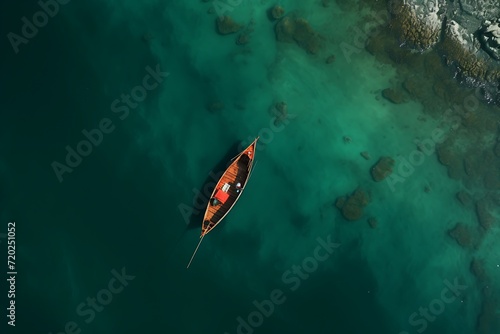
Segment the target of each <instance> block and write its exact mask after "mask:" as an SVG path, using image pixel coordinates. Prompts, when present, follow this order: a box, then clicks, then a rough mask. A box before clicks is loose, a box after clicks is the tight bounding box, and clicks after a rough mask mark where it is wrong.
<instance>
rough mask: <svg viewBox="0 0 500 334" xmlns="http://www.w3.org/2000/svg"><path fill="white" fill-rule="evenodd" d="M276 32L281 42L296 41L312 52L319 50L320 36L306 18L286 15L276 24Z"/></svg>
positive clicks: (277, 38)
mask: <svg viewBox="0 0 500 334" xmlns="http://www.w3.org/2000/svg"><path fill="white" fill-rule="evenodd" d="M275 32H276V40H278V41H279V42H287V43H291V42H295V43H297V44H298V45H299V46H300V47H301V48H303V49H304V50H306V51H307V52H308V53H311V54H316V53H317V52H318V51H319V48H320V43H319V42H320V39H319V36H318V34H316V32H315V31H314V30H313V29H312V27H311V25H310V24H309V22H307V21H306V20H305V19H302V18H291V17H284V18H282V19H281V20H280V21H279V22H278V23H277V24H276V29H275Z"/></svg>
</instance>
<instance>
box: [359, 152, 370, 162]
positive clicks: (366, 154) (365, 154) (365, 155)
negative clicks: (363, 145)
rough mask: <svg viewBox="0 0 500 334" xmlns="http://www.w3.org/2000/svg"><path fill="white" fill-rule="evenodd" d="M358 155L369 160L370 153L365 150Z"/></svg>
mask: <svg viewBox="0 0 500 334" xmlns="http://www.w3.org/2000/svg"><path fill="white" fill-rule="evenodd" d="M360 155H361V156H362V157H363V158H365V160H370V159H371V158H372V157H371V155H370V153H368V152H366V151H363V152H361V153H360Z"/></svg>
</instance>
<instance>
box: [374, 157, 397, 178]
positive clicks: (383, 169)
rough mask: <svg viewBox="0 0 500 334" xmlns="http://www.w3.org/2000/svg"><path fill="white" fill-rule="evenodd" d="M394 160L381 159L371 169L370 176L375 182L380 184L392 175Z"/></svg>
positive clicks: (388, 158) (389, 158)
mask: <svg viewBox="0 0 500 334" xmlns="http://www.w3.org/2000/svg"><path fill="white" fill-rule="evenodd" d="M394 163H395V161H394V159H392V158H391V157H381V158H380V159H379V160H378V161H377V163H376V164H375V165H374V166H373V167H372V168H371V174H372V177H373V180H374V181H375V182H380V181H382V180H383V179H385V178H386V177H388V176H389V175H391V173H392V169H393V168H394Z"/></svg>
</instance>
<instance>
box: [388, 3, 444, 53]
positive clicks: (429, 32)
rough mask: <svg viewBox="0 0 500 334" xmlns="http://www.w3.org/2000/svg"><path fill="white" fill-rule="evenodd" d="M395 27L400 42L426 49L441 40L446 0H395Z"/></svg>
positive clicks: (393, 5) (393, 7)
mask: <svg viewBox="0 0 500 334" xmlns="http://www.w3.org/2000/svg"><path fill="white" fill-rule="evenodd" d="M391 5H392V9H393V10H392V14H393V22H392V24H393V27H394V28H395V29H396V31H398V33H399V36H398V37H399V40H400V42H404V43H405V44H408V45H410V46H412V47H414V48H416V49H419V50H425V49H428V48H430V47H432V46H433V45H435V44H436V43H437V42H438V40H439V34H440V30H441V25H442V20H443V17H444V15H443V14H444V9H445V8H446V1H444V2H443V1H438V2H437V4H436V2H426V3H425V4H421V3H418V2H417V1H403V0H393V1H392V2H391Z"/></svg>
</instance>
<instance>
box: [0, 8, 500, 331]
mask: <svg viewBox="0 0 500 334" xmlns="http://www.w3.org/2000/svg"><path fill="white" fill-rule="evenodd" d="M234 3H236V2H234ZM280 4H281V5H282V6H283V7H284V8H285V9H286V10H287V11H293V12H294V13H295V14H297V15H298V16H300V17H303V18H305V19H307V20H308V21H309V22H310V23H311V25H312V26H313V28H314V29H315V30H317V31H319V32H321V33H322V34H323V35H324V39H323V40H322V43H323V48H322V50H321V51H320V53H319V54H317V55H314V56H313V55H308V54H307V53H306V52H305V51H304V50H303V49H301V48H299V47H298V46H297V45H295V44H285V43H277V42H276V41H275V35H274V30H273V23H271V22H270V21H269V20H268V18H267V17H266V15H265V12H266V10H267V9H268V8H269V7H270V6H272V5H274V3H272V2H269V1H259V2H254V1H249V0H244V1H243V2H242V3H241V4H239V5H235V6H234V8H233V9H232V11H231V16H232V17H233V18H234V19H235V20H236V21H237V22H250V21H251V20H253V29H254V30H253V32H252V33H251V35H250V42H249V43H248V44H247V45H245V46H238V45H236V43H235V38H236V35H228V36H221V35H218V34H217V33H216V31H215V24H214V21H215V17H216V14H209V13H207V11H208V9H209V8H210V7H211V6H212V5H213V3H211V2H207V3H205V2H200V1H196V2H192V3H190V2H183V3H174V2H168V1H167V2H166V1H161V2H160V1H152V0H150V1H144V2H142V3H141V4H138V3H137V2H136V1H110V0H108V1H102V2H97V1H87V2H85V3H82V2H76V1H72V2H70V3H68V4H66V5H61V7H60V12H59V13H58V14H57V15H56V16H55V17H54V18H51V19H50V20H49V22H48V24H47V25H46V26H45V27H43V28H41V29H40V31H39V33H38V35H37V36H35V37H34V38H33V39H31V40H29V42H28V43H27V44H23V45H20V47H19V53H18V54H15V53H14V52H13V50H12V47H11V46H10V45H9V41H8V39H4V42H3V43H4V47H5V49H6V52H5V53H6V60H4V61H3V62H2V64H1V70H2V74H3V75H2V79H3V80H2V82H3V85H2V121H1V122H0V124H1V130H2V131H1V136H2V141H1V151H0V152H1V153H2V157H1V159H0V170H1V172H2V176H3V177H2V184H1V187H0V188H1V192H0V194H1V195H2V197H1V198H2V201H1V204H2V205H1V207H0V213H1V218H2V224H5V226H6V224H7V222H8V221H14V220H15V221H16V223H17V239H16V243H17V267H18V273H19V274H18V276H17V289H18V294H17V297H16V303H17V305H18V306H17V309H16V328H15V330H17V332H18V333H54V334H55V333H59V332H63V331H64V330H65V326H67V328H70V329H69V330H68V329H66V332H68V333H69V332H71V331H72V330H73V329H74V328H73V327H75V326H78V329H80V330H81V332H82V333H137V332H153V331H155V332H173V333H205V334H209V333H221V334H222V333H230V334H233V333H248V334H249V333H250V332H252V331H253V332H255V333H308V332H311V333H353V334H357V333H395V334H397V333H401V332H402V331H406V332H408V333H420V332H424V331H425V332H426V333H475V328H476V322H477V316H478V314H479V312H480V311H481V301H482V293H481V285H480V284H478V283H477V280H476V278H475V277H474V276H473V274H472V273H471V272H470V270H469V267H470V262H471V260H472V259H473V258H476V257H479V258H482V259H484V260H485V268H486V271H487V273H488V275H489V276H490V278H491V281H492V283H491V284H490V285H489V286H490V291H491V294H492V295H493V296H498V291H499V290H498V283H497V282H498V281H499V279H500V269H498V263H499V260H498V256H497V255H498V251H499V249H498V245H497V244H496V243H495V240H496V239H497V237H498V228H497V227H495V228H493V229H492V230H490V231H489V232H488V235H487V236H486V237H485V241H484V242H483V243H482V244H481V247H480V248H479V249H477V250H466V249H463V248H461V247H459V246H458V245H457V243H456V242H455V241H454V240H452V239H451V238H449V237H448V236H447V230H448V229H450V228H452V227H453V226H455V224H456V223H457V222H458V221H462V222H464V223H466V224H467V225H471V226H475V225H477V222H476V216H475V212H474V210H473V209H472V208H464V207H462V206H461V205H460V204H459V202H458V201H457V200H456V198H455V194H456V193H457V191H459V190H461V189H463V187H464V186H463V185H462V184H461V183H460V182H459V181H456V180H453V179H450V178H449V177H448V176H447V172H446V168H445V167H444V166H443V165H441V164H440V163H439V162H438V160H437V158H436V155H435V154H432V155H430V156H426V157H425V158H424V160H423V162H422V164H421V165H419V166H417V167H415V170H414V172H412V173H410V174H411V175H409V176H408V177H405V178H404V182H400V183H397V184H395V185H394V187H391V186H390V185H389V183H387V182H380V183H375V182H374V181H372V178H371V176H370V172H369V171H370V168H371V166H372V165H373V164H374V163H375V161H376V159H378V157H380V156H386V155H387V156H392V157H395V158H396V157H400V159H401V157H402V158H406V159H409V156H410V154H411V153H412V152H413V151H414V150H415V143H414V140H415V138H420V139H425V138H431V135H432V133H433V131H434V130H435V129H436V128H437V127H438V126H439V122H440V120H438V119H433V118H431V117H426V118H427V121H426V122H422V121H419V120H418V118H419V117H420V116H422V115H423V112H424V107H423V106H422V105H421V104H420V103H419V102H418V101H409V102H408V103H405V104H401V105H395V104H391V103H390V102H388V101H387V100H385V99H383V98H381V97H380V91H381V90H382V89H384V88H387V87H390V86H392V85H394V84H396V83H399V82H401V77H400V75H401V73H398V69H397V68H396V67H395V66H394V65H390V64H385V63H380V62H378V61H377V60H376V59H375V58H374V57H373V56H371V55H370V54H369V53H368V52H366V51H364V50H361V49H360V50H359V52H355V53H353V54H352V55H350V56H349V57H346V56H344V53H343V51H342V48H341V45H342V43H347V44H349V45H353V46H354V45H356V43H357V42H356V41H355V38H356V37H355V32H356V30H355V29H356V27H363V24H362V23H360V22H359V19H360V17H361V15H360V14H359V12H358V11H357V9H356V8H357V7H356V6H354V5H353V7H354V9H353V10H348V9H347V8H346V7H350V6H346V5H342V8H339V7H338V5H337V4H336V3H335V2H333V1H331V2H330V4H329V6H328V7H326V8H324V7H322V6H321V3H320V2H319V1H304V2H298V1H291V0H289V1H280ZM4 7H8V6H7V5H4ZM360 8H362V12H363V13H364V15H369V14H370V13H371V11H370V9H369V8H368V7H366V5H363V4H360ZM355 9H356V10H355ZM37 10H39V7H38V5H37V4H36V3H35V2H34V1H32V2H28V1H25V2H24V4H19V6H16V8H14V7H10V8H5V10H2V12H3V13H7V11H8V13H9V15H8V18H5V20H4V19H3V18H2V27H3V28H4V29H5V31H7V32H8V31H16V32H18V31H19V30H20V29H21V24H22V23H21V21H20V19H19V18H21V17H22V16H24V15H26V16H31V15H32V14H33V13H35V12H36V11H37ZM4 15H5V14H4ZM4 15H3V17H4ZM4 35H5V34H4ZM332 54H334V55H335V56H336V59H335V61H334V62H333V63H332V64H326V63H325V61H324V60H325V59H326V57H328V56H329V55H332ZM157 69H158V71H159V72H162V73H164V74H163V76H161V75H160V76H158V77H157V79H156V82H157V83H158V85H154V86H155V88H152V89H151V90H146V91H145V92H146V96H145V97H144V99H143V101H141V102H139V103H137V105H135V104H133V103H132V104H130V105H129V106H127V107H125V106H126V102H120V103H119V104H116V105H115V106H114V107H113V106H112V105H113V102H114V101H115V99H120V98H121V94H130V93H131V92H132V91H134V89H135V88H136V87H137V86H141V85H144V78H145V76H146V75H148V74H149V75H150V76H151V74H150V73H151V71H154V70H157ZM166 73H168V74H166ZM151 78H154V77H151ZM148 80H149V81H147V83H149V85H153V84H154V81H153V80H151V79H148ZM135 92H140V89H136V90H135ZM434 98H435V99H436V104H438V103H445V102H442V101H438V97H434ZM219 101H220V102H222V103H223V105H224V108H222V109H220V110H213V111H209V110H208V109H207V105H210V104H212V103H214V102H219ZM280 101H285V102H286V103H287V106H288V114H289V117H288V119H286V120H285V122H284V123H282V124H281V125H279V126H275V125H274V123H273V121H274V119H273V114H272V112H270V109H271V107H272V105H273V104H275V103H277V102H280ZM119 107H122V109H118V108H119ZM483 108H485V110H486V108H488V107H483ZM126 109H128V112H127V111H125V110H126ZM103 120H104V122H105V124H106V125H105V126H104V128H106V129H108V132H109V133H106V134H103V135H102V138H101V139H100V143H99V145H97V146H93V147H92V152H91V153H90V154H88V156H86V157H83V158H82V160H81V162H79V163H75V164H76V167H72V168H71V169H72V171H71V172H65V173H62V174H60V177H61V178H58V176H57V175H56V172H55V171H54V167H53V166H54V161H57V162H59V163H61V164H66V163H67V162H65V160H66V155H67V150H66V146H70V147H71V148H72V149H77V146H78V143H79V142H80V141H82V140H84V139H85V136H84V134H83V133H82V131H83V130H87V131H91V130H92V129H95V128H97V127H99V125H100V124H102V123H101V122H102V121H103ZM102 127H103V126H102V125H101V128H102ZM446 133H448V132H446ZM258 135H259V136H260V137H261V139H260V145H259V151H258V152H257V154H258V155H257V165H256V168H255V170H254V172H253V175H252V178H251V182H250V183H249V184H248V187H247V189H246V190H245V194H244V195H243V196H242V198H241V200H240V201H239V202H238V205H237V206H236V207H235V208H234V210H233V211H232V212H231V213H230V215H228V217H227V218H226V219H225V221H224V222H223V224H221V225H220V226H218V227H217V228H216V229H215V230H214V231H213V233H211V234H210V235H208V236H207V237H206V238H205V239H204V242H203V244H202V245H201V247H200V251H199V252H198V255H197V257H196V258H195V260H194V262H193V264H192V266H191V268H190V269H189V270H186V268H185V266H186V264H187V262H188V261H189V258H190V256H191V254H192V251H193V250H194V248H195V247H196V244H197V242H198V240H199V238H198V237H199V233H200V230H199V227H200V225H201V218H200V217H199V215H200V214H199V213H198V214H197V212H196V211H198V210H197V209H196V206H195V204H194V203H195V201H196V203H198V202H197V201H199V202H200V203H201V204H203V198H201V199H200V196H199V193H201V194H202V196H201V197H203V196H206V195H205V194H206V192H207V191H206V190H204V188H205V189H207V188H206V186H205V185H206V184H207V182H211V181H212V180H211V178H210V176H209V173H211V172H212V173H215V174H218V173H220V172H221V171H222V170H223V169H224V166H225V163H226V161H228V159H229V158H231V157H232V156H234V155H235V154H236V153H237V152H238V149H237V147H238V146H240V147H241V145H244V144H248V143H249V141H251V140H252V139H253V138H255V137H256V136H258ZM346 136H347V137H349V138H351V141H350V142H346V141H345V140H344V139H343V138H344V137H346ZM96 140H97V139H96ZM362 151H367V152H369V154H370V155H371V157H372V159H371V160H368V161H367V160H365V159H363V158H362V157H361V156H360V152H362ZM398 161H400V160H398ZM396 166H397V168H398V167H399V162H398V163H397V165H396ZM61 180H62V182H60V181H61ZM426 186H429V187H430V188H431V191H430V192H425V191H424V188H425V187H426ZM357 187H361V188H363V189H365V190H366V191H368V192H369V193H370V195H371V202H370V204H369V205H368V206H367V207H366V208H365V212H364V215H363V217H362V218H361V219H360V220H359V221H356V222H347V221H346V220H344V219H343V218H342V216H341V215H340V213H339V211H338V210H337V209H336V208H335V206H334V203H335V200H336V198H337V197H339V196H343V195H345V194H348V193H351V192H352V191H354V190H355V189H356V188H357ZM191 209H193V210H194V212H193V213H194V215H192V216H190V211H189V210H191ZM369 217H376V218H377V220H378V226H377V228H376V229H370V227H369V225H368V223H367V222H366V220H367V218H369ZM190 222H191V224H189V223H190ZM2 233H3V230H2ZM318 238H320V240H322V241H321V242H319V241H318ZM328 240H330V241H331V243H333V244H335V247H333V246H332V248H331V249H330V250H331V254H330V253H329V252H328V251H327V249H329V248H327V249H323V248H320V251H317V249H318V246H319V245H324V244H325V243H328ZM3 246H4V244H3V243H2V249H4V247H3ZM318 254H320V255H321V256H320V255H318ZM315 256H316V257H315ZM319 258H321V259H323V260H318V259H319ZM313 259H314V260H313ZM315 264H316V265H315ZM295 265H304V266H306V268H309V271H310V273H309V274H307V275H309V276H307V275H306V273H298V272H295V273H294V272H293V271H294V267H293V266H295ZM122 270H124V271H125V272H126V274H127V275H130V276H133V278H132V277H129V280H128V281H126V285H124V286H123V289H122V290H120V292H117V293H113V294H112V295H111V296H112V297H111V300H110V301H109V303H107V302H106V303H104V304H106V305H104V306H102V309H101V308H99V307H97V308H96V309H95V311H94V312H92V311H89V310H91V307H90V306H88V305H87V306H85V304H86V303H87V302H88V300H87V298H89V297H90V298H95V297H96V296H97V297H98V300H101V301H102V300H105V301H106V296H108V295H106V291H105V292H102V291H103V289H107V290H108V291H112V290H113V285H111V287H110V285H109V283H110V282H111V281H112V280H113V281H114V282H115V283H116V282H119V281H117V280H116V279H113V278H114V277H115V278H116V277H117V275H119V274H117V273H120V272H122ZM455 280H458V281H457V282H459V284H460V285H463V286H465V288H463V289H462V290H458V291H459V296H458V297H456V298H452V297H450V296H452V295H450V294H448V295H445V296H447V297H445V298H444V297H442V296H443V295H442V291H443V289H445V288H446V287H447V286H448V284H452V283H453V282H454V281H455ZM447 282H451V283H447ZM118 285H119V284H118V283H116V284H115V287H117V286H118ZM2 293H3V292H2ZM103 298H104V299H103ZM443 298H444V299H443ZM446 298H448V299H446ZM450 298H451V299H453V301H450V302H446V303H445V304H443V302H442V301H441V300H445V299H446V300H449V299H450ZM264 300H275V303H276V304H273V306H269V305H270V303H269V302H262V301H264ZM436 300H437V301H436ZM492 300H495V299H494V298H492ZM254 301H256V303H257V304H259V305H266V306H265V307H267V308H264V311H262V310H260V311H259V307H257V306H255V304H254ZM440 301H441V302H440ZM82 303H84V305H83V308H81V304H82ZM262 303H263V304H262ZM440 303H441V304H440ZM102 304H103V303H101V305H102ZM429 305H434V306H431V307H434V308H436V307H437V308H438V311H436V312H435V314H437V313H438V314H437V315H436V317H435V319H434V318H432V320H429V319H431V318H428V320H423V319H425V317H424V316H422V315H417V316H416V317H413V320H409V319H410V318H411V317H412V314H413V313H414V312H419V308H420V307H426V308H429ZM439 305H445V308H444V310H439ZM496 308H497V309H499V308H500V306H498V304H496ZM97 310H99V311H97ZM257 311H259V312H261V313H264V316H260V318H259V315H258V314H257V313H255V312H257ZM85 312H86V313H85ZM82 313H83V314H82ZM92 313H93V314H94V316H91V314H92ZM239 317H241V319H243V320H244V321H245V322H246V324H247V325H244V326H243V327H241V328H238V326H239V324H240V323H241V322H240V321H241V320H238V319H239ZM4 320H5V319H4ZM71 322H74V323H75V324H76V325H75V324H71ZM68 323H70V325H68ZM252 324H253V325H252ZM424 324H425V328H424ZM2 325H3V324H2ZM68 326H69V327H68ZM494 326H495V324H494V323H492V327H491V328H490V330H489V333H497V330H498V327H494ZM9 330H13V328H11V327H9ZM13 332H14V331H13ZM75 333H76V332H75ZM403 333H404V332H403Z"/></svg>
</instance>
